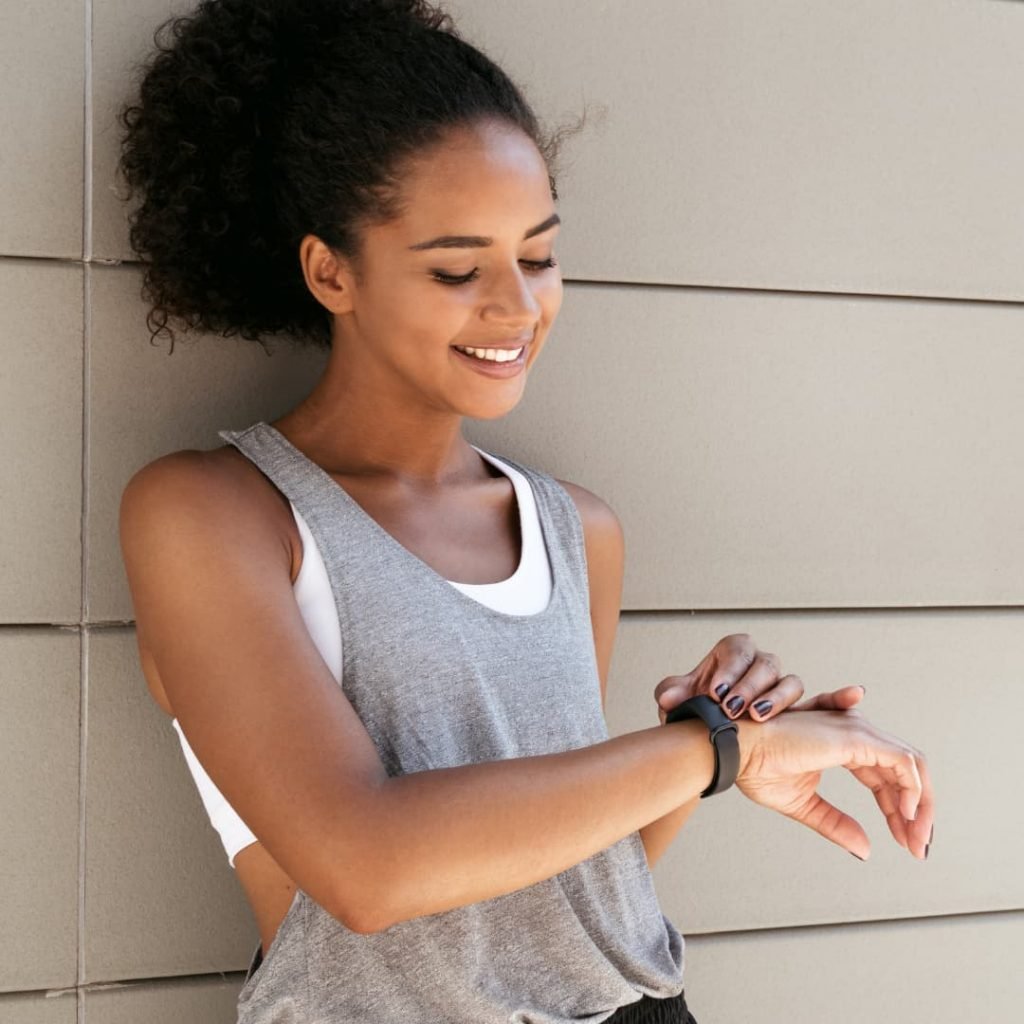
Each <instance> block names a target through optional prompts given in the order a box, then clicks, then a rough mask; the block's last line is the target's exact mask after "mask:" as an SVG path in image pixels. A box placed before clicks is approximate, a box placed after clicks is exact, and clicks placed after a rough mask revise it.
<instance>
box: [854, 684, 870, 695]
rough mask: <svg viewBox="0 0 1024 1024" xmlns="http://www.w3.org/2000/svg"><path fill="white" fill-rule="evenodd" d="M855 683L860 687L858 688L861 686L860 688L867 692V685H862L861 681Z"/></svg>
mask: <svg viewBox="0 0 1024 1024" xmlns="http://www.w3.org/2000/svg"><path fill="white" fill-rule="evenodd" d="M857 685H858V686H859V687H860V688H861V689H862V690H863V691H864V692H865V693H867V692H868V688H867V687H866V686H865V685H864V684H863V683H858V684H857Z"/></svg>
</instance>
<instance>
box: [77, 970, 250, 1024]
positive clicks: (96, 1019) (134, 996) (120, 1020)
mask: <svg viewBox="0 0 1024 1024" xmlns="http://www.w3.org/2000/svg"><path fill="white" fill-rule="evenodd" d="M243 981H244V975H238V976H236V977H233V978H229V977H207V978H179V979H175V980H173V981H158V982H151V983H140V984H135V985H110V986H107V987H102V988H89V989H86V991H85V1019H84V1024H138V1022H140V1021H145V1022H146V1024H182V1022H184V1021H187V1022H188V1024H234V1022H235V1020H237V1016H238V1014H237V1003H238V993H239V991H240V990H241V988H242V982H243Z"/></svg>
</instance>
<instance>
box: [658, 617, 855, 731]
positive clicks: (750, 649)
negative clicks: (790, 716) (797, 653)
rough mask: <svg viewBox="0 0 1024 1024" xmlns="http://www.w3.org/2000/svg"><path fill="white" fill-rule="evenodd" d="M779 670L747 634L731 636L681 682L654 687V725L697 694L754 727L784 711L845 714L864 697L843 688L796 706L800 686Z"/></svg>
mask: <svg viewBox="0 0 1024 1024" xmlns="http://www.w3.org/2000/svg"><path fill="white" fill-rule="evenodd" d="M781 670H782V663H781V662H780V661H779V659H778V657H776V655H774V654H770V653H768V652H767V651H760V650H758V649H757V646H756V645H755V643H754V641H753V638H752V637H751V636H750V635H749V634H748V633H733V634H731V635H729V636H726V637H723V638H722V639H721V640H719V641H718V643H717V644H715V646H714V647H713V648H712V649H711V651H710V652H709V653H708V654H706V655H705V656H704V658H703V660H702V661H701V662H700V664H699V665H698V666H697V667H696V668H695V669H693V670H692V671H690V672H687V673H686V675H682V676H666V677H665V678H664V679H662V681H661V682H660V683H658V685H657V686H656V687H655V688H654V699H655V701H656V702H657V704H658V719H659V721H660V722H661V724H662V725H664V724H665V717H666V715H667V713H668V712H669V711H671V710H672V708H674V707H675V706H676V705H677V704H681V703H682V702H683V701H684V700H688V699H689V698H690V697H695V696H697V694H700V693H706V694H707V695H708V696H709V697H711V698H712V700H715V701H717V702H718V703H719V704H721V705H722V710H723V711H724V712H725V713H726V715H728V716H729V718H731V719H733V720H735V719H737V718H739V717H740V716H742V715H744V714H746V715H747V717H749V718H750V719H752V720H753V721H755V722H764V721H766V720H767V719H770V718H773V717H776V716H778V715H780V714H781V713H782V712H783V711H785V710H787V709H789V710H791V711H813V710H821V711H825V710H835V711H845V710H847V709H849V708H852V707H854V705H856V704H859V703H860V701H861V700H862V699H863V697H864V693H865V692H866V691H865V689H864V687H863V686H856V685H854V686H843V687H840V688H839V689H838V690H833V691H831V692H826V693H820V694H817V695H816V696H814V697H811V698H809V699H808V700H806V701H804V702H803V703H802V704H796V703H795V702H796V701H798V700H799V699H800V698H801V697H802V696H803V695H804V684H803V681H802V680H801V679H800V677H799V676H796V675H792V674H791V675H786V676H782V675H780V673H781ZM737 698H738V700H739V703H736V699H737ZM764 701H767V703H768V706H767V707H765V705H764V703H763V702H764ZM730 703H732V704H733V707H731V708H730V707H729V704H730ZM762 709H763V710H762Z"/></svg>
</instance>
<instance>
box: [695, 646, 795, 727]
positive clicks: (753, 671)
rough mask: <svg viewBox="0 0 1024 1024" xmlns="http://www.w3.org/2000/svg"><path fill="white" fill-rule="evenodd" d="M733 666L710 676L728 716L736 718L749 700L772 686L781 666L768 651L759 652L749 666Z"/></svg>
mask: <svg viewBox="0 0 1024 1024" xmlns="http://www.w3.org/2000/svg"><path fill="white" fill-rule="evenodd" d="M735 668H736V666H730V667H728V668H724V669H722V670H720V671H719V672H716V673H715V674H714V676H713V677H712V679H711V687H712V690H713V692H714V695H715V697H717V698H718V701H719V703H720V704H721V705H722V708H723V710H724V711H725V713H726V714H727V715H728V716H729V717H730V718H737V717H739V715H740V714H742V713H743V710H744V709H745V708H746V707H748V706H749V705H750V704H751V702H752V701H754V700H755V699H757V698H759V697H760V696H761V694H762V693H765V692H767V691H768V690H770V689H772V687H774V686H775V684H776V683H777V682H778V681H779V676H780V673H781V669H782V665H781V662H780V661H779V659H778V657H777V656H776V655H774V654H772V653H771V652H769V651H758V652H757V654H756V655H755V656H754V660H753V662H752V663H751V664H750V666H749V667H748V668H746V669H745V670H744V669H743V668H740V670H739V671H738V672H737V671H735ZM727 684H730V685H727ZM802 685H803V684H801V686H802Z"/></svg>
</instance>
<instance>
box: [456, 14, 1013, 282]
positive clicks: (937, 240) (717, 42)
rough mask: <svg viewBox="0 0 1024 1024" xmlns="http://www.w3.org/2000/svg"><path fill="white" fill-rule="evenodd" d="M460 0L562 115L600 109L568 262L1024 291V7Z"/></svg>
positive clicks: (623, 271)
mask: <svg viewBox="0 0 1024 1024" xmlns="http://www.w3.org/2000/svg"><path fill="white" fill-rule="evenodd" d="M447 7H448V8H449V9H450V10H452V11H453V13H455V14H456V21H457V24H458V25H459V26H460V28H461V29H462V30H463V32H464V33H465V34H466V35H467V37H468V38H469V39H470V40H471V41H472V42H474V43H476V44H477V45H480V46H482V48H483V49H484V50H485V51H486V52H488V53H489V54H490V55H491V56H492V57H494V58H495V59H497V60H498V61H499V62H500V63H501V64H502V66H503V67H505V68H506V70H508V71H509V72H510V73H511V74H512V75H513V76H514V77H515V78H516V79H517V81H519V82H521V83H522V84H523V85H524V87H525V88H526V89H527V96H528V99H530V100H531V102H533V103H534V104H535V105H536V107H537V109H538V111H539V112H540V114H541V116H542V117H543V118H544V119H545V120H546V121H548V122H549V123H551V124H561V123H562V122H563V121H566V120H571V119H572V118H574V117H575V116H576V115H577V114H579V113H580V112H581V111H583V109H584V107H585V105H586V104H590V105H591V111H590V113H591V115H592V118H593V120H592V121H591V122H590V124H588V126H587V127H586V128H585V129H584V131H583V133H582V134H581V135H577V136H575V137H573V138H570V140H569V141H568V143H567V144H566V149H565V155H566V161H565V162H566V165H567V166H566V170H565V172H564V173H563V177H562V178H561V179H560V181H559V195H560V200H559V206H560V209H561V211H562V214H563V219H564V227H563V229H562V232H561V234H560V236H559V241H558V242H557V244H556V248H557V249H558V251H559V253H560V262H561V264H562V268H563V271H564V273H565V274H566V276H567V277H570V278H573V279H586V280H600V281H630V282H650V283H664V284H694V285H696V284H700V285H739V286H744V287H755V288H772V289H779V288H781V289H789V290H793V289H798V290H813V291H840V292H865V293H871V294H876V293H877V294H887V295H892V294H898V295H937V296H947V297H970V298H998V299H1013V300H1018V301H1019V300H1021V299H1024V277H1022V275H1021V273H1020V267H1021V265H1022V264H1024V208H1022V205H1021V203H1020V201H1019V192H1020V187H1019V182H1020V181H1021V180H1024V147H1022V146H1021V145H1020V123H1021V110H1022V109H1024V65H1022V63H1021V60H1020V53H1021V48H1022V46H1024V4H1019V3H992V2H979V0H947V2H946V3H941V4H937V3H935V2H934V0H902V2H901V3H892V2H890V0H846V2H844V3H828V4H823V3H820V2H816V0H785V2H784V3H779V2H776V3H770V4H766V3H761V2H758V0H715V2H714V3H710V2H708V0H682V2H680V0H645V2H644V3H643V4H639V5H637V4H624V3H615V2H602V3H590V2H587V3H583V2H581V0H562V2H559V3H550V2H548V0H523V2H521V3H516V4H507V3H502V2H501V0H453V2H451V3H449V4H448V5H447ZM539 26H543V31H539V30H538V27H539ZM602 108H605V109H604V110H602ZM451 229H452V230H453V231H456V230H458V231H462V230H463V229H465V230H470V229H469V228H468V227H466V226H465V225H454V224H453V225H451Z"/></svg>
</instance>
